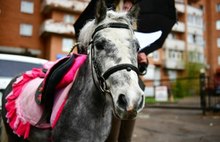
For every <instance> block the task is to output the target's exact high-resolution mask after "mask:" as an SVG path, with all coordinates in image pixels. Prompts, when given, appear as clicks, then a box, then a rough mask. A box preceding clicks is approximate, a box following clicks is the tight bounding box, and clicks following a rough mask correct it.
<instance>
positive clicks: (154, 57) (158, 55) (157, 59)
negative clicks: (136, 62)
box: [153, 51, 160, 61]
mask: <svg viewBox="0 0 220 142" xmlns="http://www.w3.org/2000/svg"><path fill="white" fill-rule="evenodd" d="M153 59H154V61H159V59H160V53H159V51H154V52H153Z"/></svg>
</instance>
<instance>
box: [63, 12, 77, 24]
mask: <svg viewBox="0 0 220 142" xmlns="http://www.w3.org/2000/svg"><path fill="white" fill-rule="evenodd" d="M63 20H64V22H65V23H74V22H75V17H74V16H73V15H69V14H66V15H64V18H63Z"/></svg>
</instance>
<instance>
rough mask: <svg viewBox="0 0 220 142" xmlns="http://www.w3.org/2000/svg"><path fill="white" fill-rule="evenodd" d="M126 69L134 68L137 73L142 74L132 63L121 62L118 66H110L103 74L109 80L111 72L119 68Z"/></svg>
mask: <svg viewBox="0 0 220 142" xmlns="http://www.w3.org/2000/svg"><path fill="white" fill-rule="evenodd" d="M124 69H126V70H127V71H131V70H133V71H135V72H136V73H137V75H139V74H140V72H139V70H138V68H137V67H135V66H134V65H132V64H119V65H116V66H113V67H111V68H109V69H108V70H107V71H106V72H105V73H104V74H103V75H102V76H103V78H104V79H105V80H107V79H108V77H109V76H110V75H111V74H113V73H115V72H117V71H119V70H124Z"/></svg>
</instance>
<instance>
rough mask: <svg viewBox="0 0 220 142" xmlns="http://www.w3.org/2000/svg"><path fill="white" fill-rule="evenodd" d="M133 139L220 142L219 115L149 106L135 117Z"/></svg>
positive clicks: (161, 141)
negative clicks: (204, 114)
mask: <svg viewBox="0 0 220 142" xmlns="http://www.w3.org/2000/svg"><path fill="white" fill-rule="evenodd" d="M132 142H220V115H219V114H218V115H217V114H215V115H213V114H209V115H206V116H203V115H202V112H201V111H200V110H178V109H158V108H146V109H144V110H143V111H142V112H141V114H140V115H139V117H138V119H137V121H136V125H135V130H134V133H133V139H132Z"/></svg>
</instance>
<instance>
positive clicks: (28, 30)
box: [20, 24, 33, 36]
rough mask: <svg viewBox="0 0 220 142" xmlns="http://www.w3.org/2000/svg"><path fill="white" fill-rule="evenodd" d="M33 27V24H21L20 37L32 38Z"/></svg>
mask: <svg viewBox="0 0 220 142" xmlns="http://www.w3.org/2000/svg"><path fill="white" fill-rule="evenodd" d="M32 30H33V26H32V25H31V24H20V35H22V36H32Z"/></svg>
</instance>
